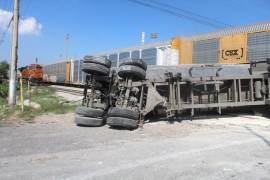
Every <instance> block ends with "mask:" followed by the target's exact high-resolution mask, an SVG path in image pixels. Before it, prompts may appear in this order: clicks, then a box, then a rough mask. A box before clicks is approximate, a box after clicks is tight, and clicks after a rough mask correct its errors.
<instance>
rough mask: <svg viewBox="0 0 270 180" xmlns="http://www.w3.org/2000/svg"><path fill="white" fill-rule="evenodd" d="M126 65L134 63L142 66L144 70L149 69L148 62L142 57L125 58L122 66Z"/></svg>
mask: <svg viewBox="0 0 270 180" xmlns="http://www.w3.org/2000/svg"><path fill="white" fill-rule="evenodd" d="M124 65H133V66H137V67H140V68H142V69H143V70H145V71H146V70H147V64H146V63H145V62H144V61H143V60H142V59H127V60H124V61H123V62H122V63H121V64H120V66H124Z"/></svg>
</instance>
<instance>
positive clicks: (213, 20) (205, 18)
mask: <svg viewBox="0 0 270 180" xmlns="http://www.w3.org/2000/svg"><path fill="white" fill-rule="evenodd" d="M147 1H150V2H152V3H154V4H158V5H160V6H165V7H168V8H171V9H175V10H178V11H181V12H183V13H186V14H189V15H191V16H195V17H197V18H201V19H203V20H206V21H209V22H213V23H217V24H220V25H223V26H232V25H230V24H227V23H224V22H221V21H219V20H217V19H213V18H209V17H206V16H202V15H200V14H197V13H194V12H191V11H188V10H185V9H181V8H178V7H175V6H172V5H170V4H165V3H162V2H158V1H155V0H147Z"/></svg>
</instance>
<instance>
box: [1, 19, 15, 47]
mask: <svg viewBox="0 0 270 180" xmlns="http://www.w3.org/2000/svg"><path fill="white" fill-rule="evenodd" d="M12 21H13V15H12V17H11V19H10V21H9V23H8V25H7V27H6V29H5V31H4V32H3V33H2V37H1V40H0V45H1V44H2V43H3V42H4V39H5V36H6V34H7V32H8V30H9V28H10V25H11V22H12Z"/></svg>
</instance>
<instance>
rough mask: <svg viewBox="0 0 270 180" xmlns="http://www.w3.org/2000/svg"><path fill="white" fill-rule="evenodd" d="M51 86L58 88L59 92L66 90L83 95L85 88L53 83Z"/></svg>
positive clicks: (65, 91)
mask: <svg viewBox="0 0 270 180" xmlns="http://www.w3.org/2000/svg"><path fill="white" fill-rule="evenodd" d="M50 87H52V88H54V89H56V91H57V92H64V93H68V94H72V95H77V96H78V95H79V96H83V88H70V87H65V86H56V85H52V86H50Z"/></svg>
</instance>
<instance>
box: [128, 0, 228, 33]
mask: <svg viewBox="0 0 270 180" xmlns="http://www.w3.org/2000/svg"><path fill="white" fill-rule="evenodd" d="M128 1H130V2H132V3H136V4H139V5H142V6H145V7H149V8H152V9H157V10H159V11H162V12H165V13H167V14H171V15H174V16H177V17H180V18H184V19H188V20H192V21H194V22H197V23H200V24H203V25H207V26H211V27H214V28H221V27H224V26H225V25H227V24H224V23H222V24H223V25H221V24H220V22H219V23H217V20H212V19H211V18H207V17H204V16H201V15H198V14H195V13H191V12H189V11H186V10H183V9H180V8H175V7H173V6H171V5H168V4H164V3H157V2H156V1H155V3H153V2H154V1H152V3H151V2H149V1H148V2H145V1H144V2H142V1H139V0H128ZM172 9H174V10H172ZM175 10H177V11H175ZM179 11H183V12H185V13H186V14H183V13H180V12H179ZM187 14H189V15H187ZM196 16H197V17H196ZM210 19H211V20H210ZM214 21H216V22H214Z"/></svg>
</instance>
